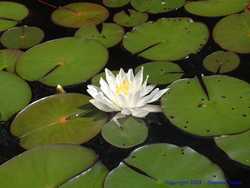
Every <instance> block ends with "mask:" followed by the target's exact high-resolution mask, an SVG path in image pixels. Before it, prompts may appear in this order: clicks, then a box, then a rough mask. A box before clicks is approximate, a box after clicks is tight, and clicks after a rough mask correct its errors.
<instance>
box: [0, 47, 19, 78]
mask: <svg viewBox="0 0 250 188" xmlns="http://www.w3.org/2000/svg"><path fill="white" fill-rule="evenodd" d="M22 54H23V51H21V50H16V49H4V50H0V70H7V71H8V72H12V73H14V72H15V70H16V63H17V61H18V59H19V58H20V57H21V55H22Z"/></svg>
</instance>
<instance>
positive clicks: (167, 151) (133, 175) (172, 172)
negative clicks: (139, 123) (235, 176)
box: [104, 144, 228, 188]
mask: <svg viewBox="0 0 250 188" xmlns="http://www.w3.org/2000/svg"><path fill="white" fill-rule="evenodd" d="M190 165H191V167H190ZM204 169H206V170H204ZM124 179H126V182H125V183H121V182H123V181H124ZM193 180H200V181H201V184H200V185H201V187H202V188H209V187H211V184H209V183H208V181H226V180H225V177H224V175H223V172H222V170H221V169H220V168H219V167H218V166H217V165H216V164H214V163H212V162H211V161H209V159H207V158H206V157H204V156H202V155H201V154H199V153H197V152H196V151H194V150H192V149H191V148H189V147H184V148H180V147H177V146H175V145H171V144H152V145H147V146H143V147H141V148H139V149H137V150H135V151H133V152H132V153H131V154H130V155H129V157H128V158H126V159H125V160H124V162H121V163H120V165H119V166H118V167H117V168H115V169H114V170H113V171H111V172H110V173H109V175H108V176H107V178H106V180H105V184H104V187H105V188H131V187H134V188H138V187H143V188H168V187H172V186H174V187H176V188H180V187H183V186H185V185H186V186H187V187H188V188H194V187H197V184H194V183H192V181H193ZM179 181H184V182H182V184H181V183H179V184H178V182H179ZM174 182H177V183H176V184H174ZM217 186H218V187H220V188H227V187H228V186H227V184H220V185H218V184H217V185H216V187H217Z"/></svg>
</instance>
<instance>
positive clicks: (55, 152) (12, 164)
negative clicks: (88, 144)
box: [0, 145, 97, 188]
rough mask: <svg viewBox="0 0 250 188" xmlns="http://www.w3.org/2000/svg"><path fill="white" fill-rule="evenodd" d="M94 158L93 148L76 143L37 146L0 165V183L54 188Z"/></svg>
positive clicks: (4, 185)
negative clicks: (74, 144)
mask: <svg viewBox="0 0 250 188" xmlns="http://www.w3.org/2000/svg"><path fill="white" fill-rule="evenodd" d="M96 160H97V155H96V154H95V152H93V151H92V150H90V149H87V148H84V147H80V146H73V145H52V146H42V147H37V148H34V149H32V150H29V151H26V152H24V153H23V154H21V155H18V156H17V157H15V158H13V159H11V160H9V161H7V162H6V163H4V164H3V165H1V166H0V187H6V188H7V187H11V188H20V187H25V188H34V187H36V188H45V187H46V188H56V187H58V186H60V185H61V184H62V183H64V182H66V181H68V179H69V178H72V177H73V176H77V175H78V174H79V173H81V172H83V171H85V170H87V169H88V168H89V167H90V166H91V165H92V164H94V163H95V161H96ZM13 177H15V181H13Z"/></svg>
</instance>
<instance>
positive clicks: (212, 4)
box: [185, 0, 250, 17]
mask: <svg viewBox="0 0 250 188" xmlns="http://www.w3.org/2000/svg"><path fill="white" fill-rule="evenodd" d="M249 3H250V0H206V1H203V0H198V1H189V2H187V4H186V5H185V9H186V10H187V11H188V12H189V13H191V14H195V15H198V16H205V17H217V16H226V15H230V14H234V13H237V12H240V11H242V10H244V9H245V7H246V6H247V5H248V4H249Z"/></svg>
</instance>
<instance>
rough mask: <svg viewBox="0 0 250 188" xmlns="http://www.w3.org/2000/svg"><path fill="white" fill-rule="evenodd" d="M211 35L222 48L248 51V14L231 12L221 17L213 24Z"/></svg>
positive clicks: (249, 46)
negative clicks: (231, 13)
mask: <svg viewBox="0 0 250 188" xmlns="http://www.w3.org/2000/svg"><path fill="white" fill-rule="evenodd" d="M213 37H214V40H215V42H216V43H218V44H219V45H220V46H221V47H222V48H223V49H226V50H229V51H233V52H237V53H243V54H245V53H250V14H249V13H242V14H233V15H230V16H227V17H225V18H222V19H221V20H220V21H219V22H218V23H217V24H216V25H215V28H214V30H213Z"/></svg>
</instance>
